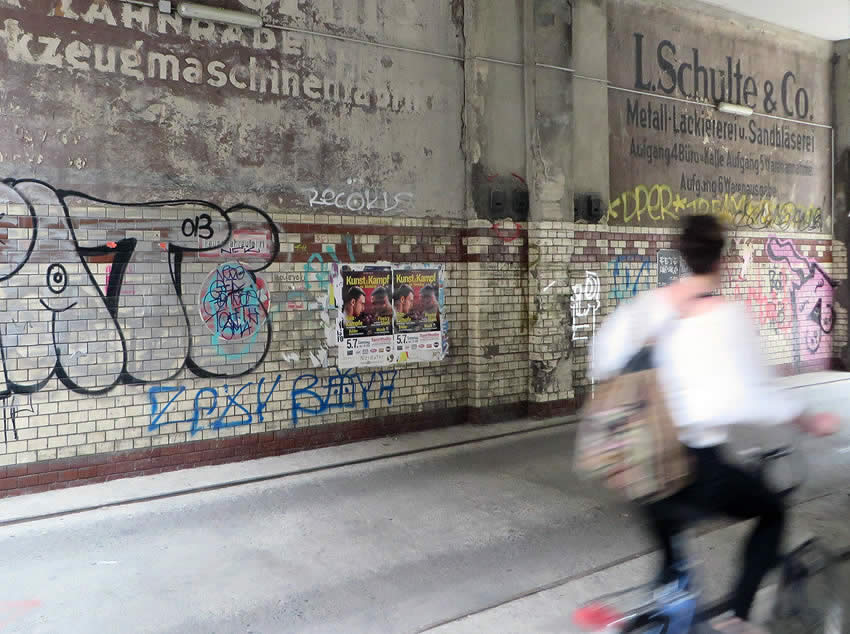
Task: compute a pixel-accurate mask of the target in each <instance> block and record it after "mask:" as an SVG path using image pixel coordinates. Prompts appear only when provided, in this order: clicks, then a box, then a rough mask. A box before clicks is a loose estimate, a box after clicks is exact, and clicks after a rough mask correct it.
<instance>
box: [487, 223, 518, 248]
mask: <svg viewBox="0 0 850 634" xmlns="http://www.w3.org/2000/svg"><path fill="white" fill-rule="evenodd" d="M490 229H491V230H492V231H493V232H494V233H495V234H496V236H498V238H499V240H501V241H502V242H504V243H505V244H508V243H510V242H513V241H514V240H516V239H517V238H521V237H522V225H521V224H520V223H518V222H512V221H511V220H502V221H501V222H494V223H493V224H492V225H491V226H490Z"/></svg>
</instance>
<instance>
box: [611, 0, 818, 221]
mask: <svg viewBox="0 0 850 634" xmlns="http://www.w3.org/2000/svg"><path fill="white" fill-rule="evenodd" d="M609 14H610V17H611V20H610V24H611V26H610V28H609V35H608V50H609V64H608V67H609V70H608V72H609V79H610V80H611V83H612V86H616V87H618V88H623V89H627V90H630V91H632V92H622V91H618V90H612V92H611V95H610V101H609V103H610V111H609V124H610V133H611V168H610V171H611V179H612V182H611V189H612V191H611V194H612V201H611V210H612V213H611V214H610V217H609V222H611V223H613V224H629V223H634V224H638V225H643V226H663V225H667V226H670V225H674V224H675V223H676V222H677V219H678V218H679V216H680V215H681V214H683V213H688V212H694V211H696V212H701V213H713V214H716V215H718V216H721V217H723V218H724V219H725V220H727V221H729V223H730V224H731V225H732V226H733V227H741V228H751V229H763V230H768V231H779V232H787V231H803V232H811V233H817V234H827V235H831V227H832V225H831V217H832V214H831V211H832V209H831V207H832V201H831V200H830V192H831V179H830V131H829V130H828V129H826V128H823V127H814V126H812V125H806V124H812V123H814V124H820V125H828V124H829V123H830V119H831V114H830V110H831V97H830V85H829V73H830V61H829V60H830V55H831V47H830V45H829V43H827V42H823V41H821V40H817V39H815V38H803V37H802V36H799V35H796V36H795V35H793V34H790V33H785V32H783V31H781V30H776V29H769V28H766V27H761V26H759V25H754V24H748V25H746V26H745V25H743V24H737V23H730V21H729V19H728V16H723V17H721V16H719V15H717V14H716V12H709V11H704V10H700V11H696V10H683V9H680V8H675V9H674V8H672V7H671V6H670V5H669V4H662V3H657V4H656V3H652V4H649V5H647V4H646V3H640V4H635V3H634V2H630V1H627V0H612V1H611V2H610V3H609ZM635 91H639V93H640V94H636V93H635ZM664 97H670V98H672V99H676V100H677V101H672V100H671V99H663V98H664ZM721 101H726V102H732V103H738V104H744V105H747V106H750V107H752V108H753V109H754V113H755V114H754V116H751V117H735V116H733V115H729V114H724V113H721V112H719V111H717V110H715V108H714V106H715V104H717V103H718V102H721ZM760 115H769V116H772V117H783V118H785V120H782V121H777V119H770V118H766V117H763V116H760ZM774 136H776V137H777V139H778V140H775V139H774Z"/></svg>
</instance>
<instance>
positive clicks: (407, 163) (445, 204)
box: [0, 0, 464, 217]
mask: <svg viewBox="0 0 850 634" xmlns="http://www.w3.org/2000/svg"><path fill="white" fill-rule="evenodd" d="M242 5H243V6H240V5H239V4H237V3H233V4H232V5H231V6H232V7H233V8H241V9H243V10H248V9H252V10H254V11H256V10H258V9H264V10H265V11H266V23H267V25H268V26H267V27H264V28H262V29H256V30H255V29H243V28H241V27H228V26H221V25H213V24H207V23H203V22H200V21H197V20H186V19H182V18H180V17H179V16H167V15H162V14H159V13H157V12H156V11H155V10H154V9H151V8H148V7H139V6H135V5H131V4H126V3H121V2H100V1H92V0H62V1H61V2H59V3H57V2H52V1H48V0H36V1H34V2H28V3H25V4H23V5H21V4H20V3H18V2H15V1H11V0H9V1H6V2H4V3H2V4H0V27H2V30H0V75H2V77H3V79H2V91H0V113H2V114H3V118H2V124H3V126H4V127H3V130H2V135H0V139H2V140H0V169H3V168H4V167H5V169H6V171H7V172H8V175H9V176H14V177H18V178H20V177H24V176H37V177H40V178H44V179H46V180H48V181H50V182H53V183H61V184H62V186H63V187H66V188H79V189H84V190H85V191H87V192H88V193H90V194H92V195H96V196H100V197H103V198H108V199H110V200H121V201H126V202H140V201H143V200H151V199H162V198H185V197H191V198H204V199H212V198H214V199H216V201H217V202H218V203H219V204H223V205H229V204H233V203H235V202H244V201H247V200H250V201H251V202H252V203H253V204H255V205H260V206H263V207H287V208H297V209H304V210H310V209H311V208H312V209H314V210H318V209H322V208H323V207H322V204H321V202H322V201H323V200H325V199H323V198H322V193H323V192H325V190H326V189H327V188H330V189H332V190H333V192H334V194H333V196H330V195H329V196H328V198H330V199H331V200H335V199H336V195H337V194H338V193H340V192H345V193H346V197H345V198H346V200H347V195H348V194H349V193H351V192H353V191H358V190H359V191H361V192H362V191H365V190H366V189H369V190H370V194H371V196H370V198H371V199H373V202H370V203H369V204H368V208H367V209H364V210H360V209H356V208H357V207H358V206H359V203H354V205H353V207H354V208H355V209H356V211H368V212H370V215H378V214H379V213H381V212H384V213H388V214H393V213H394V214H407V215H418V216H424V215H429V216H434V215H439V216H443V217H451V216H455V217H457V216H462V215H463V206H464V205H463V178H462V156H461V153H460V147H459V141H458V139H459V135H460V126H461V119H460V110H461V103H462V94H463V93H462V77H463V70H462V66H461V64H460V63H459V62H457V61H453V60H450V59H445V58H441V57H433V56H430V57H429V56H424V55H419V54H415V53H410V52H403V51H399V50H392V49H387V48H383V49H382V48H376V47H369V46H364V45H362V44H353V43H349V42H341V41H338V40H333V39H328V38H323V37H316V36H311V35H307V34H303V33H297V32H293V31H284V30H280V29H276V28H273V27H274V26H275V25H278V24H279V25H286V26H291V27H294V28H300V29H309V30H316V31H319V32H322V33H338V34H340V35H347V36H350V37H357V38H362V39H373V40H375V41H379V42H382V43H387V44H391V45H394V46H401V47H410V48H416V49H424V50H427V51H431V52H435V53H440V54H443V55H448V56H455V57H456V56H458V54H459V53H460V51H461V42H462V40H461V37H462V33H461V28H462V24H461V22H460V20H461V18H460V17H459V16H458V15H456V12H457V10H458V9H457V6H458V5H457V3H456V4H455V8H454V9H453V8H452V7H451V6H450V5H448V4H445V3H438V4H435V5H433V8H431V9H429V10H427V11H425V10H423V9H422V8H421V7H420V8H413V7H412V5H411V4H410V3H408V2H402V1H400V0H399V1H393V2H380V3H379V2H376V1H375V0H368V1H367V0H364V1H361V2H345V3H343V2H338V1H332V0H316V1H310V2H298V3H296V2H294V1H288V0H287V1H285V2H258V1H256V0H243V3H242ZM22 7H25V8H22ZM310 189H313V190H315V191H316V192H317V193H316V194H312V195H311V194H310V192H309V190H310ZM384 192H386V193H387V194H388V202H385V201H384V197H383V194H384ZM311 200H312V201H313V202H312V205H311ZM335 211H350V209H342V210H340V209H335Z"/></svg>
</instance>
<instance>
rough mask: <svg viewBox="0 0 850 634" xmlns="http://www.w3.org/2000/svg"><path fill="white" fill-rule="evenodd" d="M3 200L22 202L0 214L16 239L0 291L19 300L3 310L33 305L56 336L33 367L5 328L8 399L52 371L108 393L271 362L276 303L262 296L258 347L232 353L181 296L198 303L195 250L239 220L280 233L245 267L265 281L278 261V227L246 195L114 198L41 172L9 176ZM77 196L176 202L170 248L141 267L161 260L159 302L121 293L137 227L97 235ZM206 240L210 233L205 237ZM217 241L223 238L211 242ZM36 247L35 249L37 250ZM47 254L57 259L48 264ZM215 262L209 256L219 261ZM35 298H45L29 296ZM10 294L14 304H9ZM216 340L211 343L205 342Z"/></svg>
mask: <svg viewBox="0 0 850 634" xmlns="http://www.w3.org/2000/svg"><path fill="white" fill-rule="evenodd" d="M0 203H10V205H11V206H15V207H17V208H19V209H25V211H24V212H22V215H18V216H17V217H15V218H11V217H10V216H9V215H7V216H5V217H3V218H0V228H4V227H5V228H7V230H9V231H11V229H9V228H10V227H16V229H15V233H14V234H12V233H10V236H9V240H8V241H7V242H8V244H7V245H6V246H4V247H3V248H2V249H0V292H8V293H9V295H8V296H9V297H12V298H15V299H10V300H9V303H10V305H9V306H8V307H6V310H7V311H8V313H11V314H12V315H14V314H15V313H17V312H19V311H21V310H23V311H26V314H27V315H28V317H29V321H30V322H32V323H34V324H35V325H37V326H39V327H40V328H41V329H42V330H46V331H47V332H49V340H50V343H49V344H48V345H43V346H39V349H38V350H37V352H39V353H40V352H43V353H44V354H39V355H38V356H39V358H38V364H37V367H36V368H35V370H33V368H32V367H28V366H26V365H24V364H22V363H21V359H24V358H26V357H27V355H28V354H29V353H28V350H29V349H28V348H26V347H25V343H24V342H23V341H22V340H21V337H22V335H17V334H10V333H9V332H8V331H6V332H4V333H2V335H0V362H2V364H3V374H2V377H0V399H4V398H7V397H9V396H10V395H14V394H31V393H34V392H37V391H39V390H41V389H43V388H45V386H47V384H48V383H49V382H50V381H51V379H53V378H56V379H57V380H58V381H59V382H60V383H61V384H62V385H63V386H65V387H66V388H67V389H69V390H72V391H74V392H76V393H80V394H88V395H101V394H106V393H107V392H109V391H110V390H112V389H113V388H115V387H116V386H117V385H143V384H148V383H159V382H162V381H167V380H172V379H174V378H175V377H177V376H178V375H179V374H180V373H181V372H183V371H184V370H188V371H190V372H192V373H193V374H195V375H196V376H198V377H201V378H231V377H239V376H244V375H247V374H249V373H251V372H253V371H255V370H256V369H257V368H258V367H259V366H260V365H261V364H262V363H263V361H264V360H265V358H266V355H267V354H268V351H269V348H270V346H271V341H272V328H271V323H270V322H271V320H270V319H268V314H267V311H266V309H265V306H266V305H267V304H263V303H258V305H257V310H258V311H260V312H261V313H262V314H261V316H260V321H262V326H261V328H258V329H257V333H256V334H257V338H256V345H254V346H253V347H252V349H251V350H250V351H249V352H246V353H244V354H243V353H240V355H238V356H239V358H238V359H234V358H233V355H227V354H223V353H222V352H221V351H219V350H217V349H216V348H217V346H218V345H221V342H218V341H216V340H215V338H216V337H217V334H216V333H214V332H213V333H211V332H210V331H209V330H208V329H205V328H203V327H201V328H200V329H199V327H198V320H199V319H200V317H199V316H198V315H197V311H192V313H191V315H192V318H191V319H190V311H189V308H188V307H187V304H186V301H185V300H184V296H185V297H191V299H190V302H192V303H193V304H194V301H195V300H194V297H192V296H190V295H186V294H185V292H184V286H185V284H186V277H187V267H186V258H187V256H189V255H192V254H200V253H202V252H206V251H212V250H220V249H222V247H225V246H226V245H228V243H229V242H230V240H231V239H232V236H233V233H234V227H236V226H239V227H242V226H257V225H262V226H263V228H264V230H266V231H268V232H269V234H270V235H271V238H272V239H271V249H270V253H269V256H268V257H266V258H262V259H251V260H250V261H249V262H246V263H242V264H241V265H240V266H242V267H244V270H245V271H246V273H247V274H248V275H250V276H251V277H252V278H253V279H254V280H255V281H256V279H257V274H258V273H259V272H260V271H263V270H265V269H266V268H267V267H268V266H269V265H270V264H271V263H272V262H273V261H274V259H275V257H276V256H277V254H278V252H279V245H280V237H279V233H278V229H277V227H276V225H275V223H274V222H273V221H272V219H271V217H270V216H269V215H268V214H266V212H264V211H263V210H261V209H258V208H256V207H253V206H251V205H247V204H239V205H235V206H233V207H230V208H228V209H224V208H222V207H219V206H218V205H216V204H214V203H211V202H208V201H203V200H191V199H185V200H162V201H148V202H139V203H125V202H114V201H109V200H104V199H101V198H97V197H94V196H89V195H88V194H85V193H82V192H77V191H71V190H63V189H57V188H54V187H53V186H52V185H50V184H48V183H45V182H43V181H39V180H35V179H20V180H16V179H7V180H4V181H2V182H0ZM78 206H88V207H92V206H97V207H101V208H102V207H104V206H106V207H107V208H112V209H121V208H124V209H130V208H145V209H155V210H164V209H166V208H169V209H174V208H176V209H177V214H176V224H175V225H174V230H171V231H168V232H167V233H168V239H167V240H166V241H165V242H163V243H161V246H162V248H163V249H164V250H165V257H164V258H163V257H159V256H157V257H153V254H151V253H150V252H146V253H145V258H146V264H145V265H144V266H146V267H148V268H149V269H153V270H152V271H149V275H150V279H152V280H156V283H155V284H153V285H151V288H152V289H155V290H156V292H158V293H160V297H159V299H160V301H159V302H158V303H157V302H153V301H150V300H148V302H147V303H145V305H143V306H140V307H132V306H126V305H124V304H122V301H127V296H126V295H125V296H124V297H122V294H121V287H122V285H123V284H124V283H125V277H126V275H127V271H128V267H129V265H130V263H131V261H134V257H136V256H140V254H141V251H140V249H139V242H138V240H137V238H131V237H126V238H123V239H116V240H109V241H107V240H103V239H102V236H100V235H93V236H92V237H91V238H89V237H88V234H87V233H85V234H84V233H83V232H82V231H79V229H80V227H81V219H79V218H76V217H75V216H74V214H72V212H71V209H75V208H76V207H78ZM10 208H11V207H10ZM199 208H200V209H199ZM199 212H200V213H199ZM170 216H171V218H172V220H171V221H167V220H163V224H168V223H169V222H171V223H174V222H175V221H174V220H173V218H174V216H175V214H174V213H173V211H172V212H170ZM107 219H108V216H107ZM98 222H99V223H100V224H103V225H104V226H106V225H107V224H108V223H107V222H106V221H103V220H100V221H98ZM92 228H93V229H95V228H96V226H93V227H92ZM119 231H122V229H119ZM98 233H103V232H98ZM22 234H25V235H26V237H22ZM13 235H14V237H15V239H12V236H13ZM200 239H204V245H203V246H201V243H200V242H199V240H200ZM210 240H212V241H213V242H214V243H213V244H210ZM36 253H37V254H38V258H34V257H33V255H34V254H36ZM193 259H194V260H196V259H197V258H193ZM46 261H49V262H50V264H49V265H47V266H45V263H46ZM92 262H106V263H108V264H109V265H110V273H109V277H108V281H107V282H106V284H105V288H101V285H100V284H98V282H97V281H96V278H95V275H94V273H93V270H92V264H91V263H92ZM214 266H215V264H214V263H210V268H213V267H214ZM157 267H162V271H157V270H156V269H157ZM157 273H160V274H159V275H157ZM146 279H147V278H146ZM36 280H40V282H36ZM163 282H164V283H163ZM145 284H148V282H147V281H145ZM10 291H13V292H10ZM35 298H37V299H38V302H33V301H26V300H34V299H35ZM13 301H14V302H17V304H16V305H12V302H13ZM4 304H5V302H4ZM150 304H155V305H153V306H152V305H150ZM39 305H40V307H39ZM34 307H35V308H39V309H38V310H34ZM7 317H8V314H7ZM145 320H148V322H149V323H148V322H146V321H145ZM6 321H7V323H8V321H9V320H8V319H7V320H6ZM22 321H23V320H22ZM152 331H153V333H152ZM260 331H262V332H260ZM136 332H142V336H138V337H137V336H135V333H136ZM151 333H152V334H151ZM157 337H160V339H157ZM205 338H206V339H205ZM207 340H210V341H211V343H209V344H207V343H206V341H207ZM166 342H167V345H166ZM26 343H29V342H26ZM240 343H242V344H244V342H240ZM227 344H228V342H224V345H227ZM19 347H20V349H18V348H19ZM33 352H36V351H35V350H34V351H33Z"/></svg>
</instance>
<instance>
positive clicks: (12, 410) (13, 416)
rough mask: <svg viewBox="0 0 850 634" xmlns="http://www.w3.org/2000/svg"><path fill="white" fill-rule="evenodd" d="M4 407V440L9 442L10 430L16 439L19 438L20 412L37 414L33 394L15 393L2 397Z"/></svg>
mask: <svg viewBox="0 0 850 634" xmlns="http://www.w3.org/2000/svg"><path fill="white" fill-rule="evenodd" d="M7 401H8V402H7ZM2 407H3V442H9V431H10V430H11V432H12V437H13V438H14V440H18V424H17V418H18V414H21V413H23V412H29V413H30V414H35V413H36V411H35V409H34V408H33V404H32V394H13V395H11V396H6V397H4V398H3V399H2Z"/></svg>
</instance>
